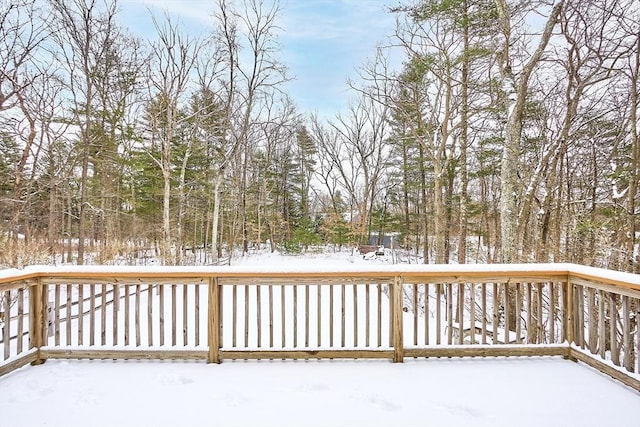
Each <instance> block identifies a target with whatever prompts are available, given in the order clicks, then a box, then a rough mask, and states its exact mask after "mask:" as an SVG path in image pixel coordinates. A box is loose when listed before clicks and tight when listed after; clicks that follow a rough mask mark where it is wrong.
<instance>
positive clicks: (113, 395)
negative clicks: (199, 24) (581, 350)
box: [0, 358, 640, 427]
mask: <svg viewBox="0 0 640 427" xmlns="http://www.w3.org/2000/svg"><path fill="white" fill-rule="evenodd" d="M0 425H3V426H14V427H18V426H45V425H46V426H320V425H321V426H358V425H360V426H401V425H402V426H409V425H414V426H417V425H419V426H430V425H433V426H538V427H539V426H616V427H621V426H634V427H637V426H640V394H638V393H637V392H635V391H633V390H632V389H630V388H627V387H625V386H624V385H622V384H620V383H618V382H616V381H613V380H611V379H609V378H608V377H606V376H604V375H603V374H600V373H599V372H597V371H595V370H593V369H591V368H589V367H587V366H585V365H583V364H578V363H572V362H569V361H565V360H563V359H561V358H510V359H504V358H485V359H482V358H478V359H429V360H426V359H416V360H407V361H405V363H402V364H393V363H391V362H388V361H367V360H358V361H284V362H283V361H248V362H245V361H234V362H232V361H227V362H223V363H222V364H220V365H207V364H205V363H203V362H169V361H142V362H138V361H95V360H94V361H61V360H49V361H47V362H46V363H45V364H44V365H41V366H35V367H29V366H27V367H24V368H22V369H20V370H18V371H15V372H12V373H10V374H8V375H6V376H4V377H1V378H0Z"/></svg>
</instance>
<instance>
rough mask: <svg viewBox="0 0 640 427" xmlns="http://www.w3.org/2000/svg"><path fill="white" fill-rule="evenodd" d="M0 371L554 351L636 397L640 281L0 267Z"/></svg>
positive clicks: (517, 270) (538, 268)
mask: <svg viewBox="0 0 640 427" xmlns="http://www.w3.org/2000/svg"><path fill="white" fill-rule="evenodd" d="M0 297H1V300H2V304H1V307H2V309H1V310H0V322H1V323H0V324H1V325H2V334H1V341H2V353H3V357H2V361H0V375H2V374H5V373H7V372H10V371H12V370H14V369H17V368H19V367H21V366H24V365H26V364H28V363H32V364H38V363H42V362H43V361H45V360H46V359H48V358H93V359H100V358H109V359H135V358H138V359H140V358H145V359H146V358H160V359H202V360H207V361H209V362H214V363H217V362H219V361H221V360H223V359H300V358H389V359H392V360H393V361H395V362H401V361H402V360H403V359H404V358H405V357H461V356H539V355H556V356H563V357H565V358H567V359H573V360H580V361H582V362H585V363H587V364H589V365H591V366H593V367H595V368H596V369H599V370H601V371H602V372H605V373H607V374H609V375H611V376H612V377H614V378H617V379H618V380H620V381H622V382H624V383H625V384H627V385H629V386H631V387H633V388H635V389H636V390H639V391H640V375H639V373H640V357H639V353H640V328H639V327H638V321H639V320H640V277H639V276H638V275H633V274H627V273H619V272H614V271H608V270H602V269H595V268H587V267H581V266H576V265H571V264H530V265H426V266H425V265H405V266H398V265H394V266H375V267H373V268H369V269H363V268H355V267H354V268H351V269H340V270H339V271H337V270H329V269H324V270H309V271H306V270H304V269H302V268H297V269H287V270H286V271H283V270H282V269H278V270H276V269H259V270H257V269H253V270H251V269H246V268H229V267H226V268H225V267H211V268H193V267H158V268H144V269H137V268H135V267H119V268H116V267H60V268H49V267H31V268H27V269H25V270H19V271H18V270H6V271H2V272H0Z"/></svg>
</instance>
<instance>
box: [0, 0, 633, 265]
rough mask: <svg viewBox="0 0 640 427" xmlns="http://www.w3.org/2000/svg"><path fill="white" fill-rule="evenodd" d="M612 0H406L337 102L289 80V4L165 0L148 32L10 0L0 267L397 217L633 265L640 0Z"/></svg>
mask: <svg viewBox="0 0 640 427" xmlns="http://www.w3.org/2000/svg"><path fill="white" fill-rule="evenodd" d="M604 3H605V2H602V1H599V0H572V1H569V0H567V1H564V2H559V3H556V4H549V3H548V2H545V1H521V0H516V1H507V0H478V1H476V0H450V1H432V0H422V1H419V2H415V3H412V4H411V5H407V6H398V7H395V8H394V9H390V10H389V11H388V13H393V14H395V15H396V17H397V27H396V32H395V34H394V35H391V36H390V38H389V40H386V41H381V46H380V48H379V49H378V50H377V51H376V52H372V55H371V56H372V59H371V60H370V61H369V62H367V63H366V64H363V65H362V67H361V68H360V69H359V73H360V77H361V78H360V79H358V81H357V82H356V83H353V84H352V89H353V93H352V101H351V104H350V105H351V106H350V108H349V109H348V110H347V111H346V112H341V113H340V114H337V115H336V116H335V117H334V118H331V119H324V118H319V117H317V116H314V115H309V114H306V112H302V111H299V110H298V109H297V107H296V106H295V103H294V102H293V100H291V98H290V96H289V95H288V94H287V93H286V87H287V86H286V82H287V80H288V79H289V77H288V75H287V72H286V64H283V63H282V62H281V61H280V59H279V44H278V33H279V31H280V26H279V25H280V22H279V20H278V19H279V15H280V13H281V9H280V7H281V5H279V4H278V3H277V2H276V1H274V2H265V1H259V0H244V1H238V2H233V1H230V0H215V1H214V0H212V1H211V10H212V17H211V25H210V29H209V31H208V32H206V33H205V34H193V32H192V31H187V29H185V28H183V27H182V26H181V25H180V24H179V23H178V22H177V21H175V20H172V19H171V18H169V17H168V16H155V17H154V19H153V23H154V28H155V33H156V34H155V37H154V38H153V39H152V40H141V39H139V38H137V37H135V36H134V35H133V34H132V32H131V31H130V29H127V28H123V27H122V25H121V24H120V23H119V13H121V12H119V5H118V3H117V1H116V0H100V1H98V0H70V1H63V0H46V1H45V0H19V1H9V0H0V5H1V9H0V39H1V41H0V61H1V62H2V64H1V65H0V67H1V69H2V70H3V71H2V72H1V73H0V132H1V135H0V146H1V147H0V220H1V223H0V227H1V228H0V240H2V253H1V255H0V264H2V265H5V266H20V265H25V264H31V263H35V262H74V263H78V264H83V263H89V262H92V263H93V262H96V263H112V262H116V261H118V262H123V261H124V262H135V261H136V259H138V258H140V257H141V256H145V255H149V254H153V255H154V256H158V257H159V258H160V259H162V260H163V262H164V263H165V264H168V265H170V264H189V263H205V264H210V263H217V262H219V260H220V259H223V258H226V257H228V256H229V254H230V253H232V252H233V251H238V252H240V253H246V252H247V251H249V250H251V248H254V247H264V246H265V245H267V246H268V247H269V248H270V249H272V250H276V249H279V250H286V251H301V250H305V249H306V248H308V247H310V246H316V245H320V244H325V245H326V244H329V245H334V246H335V247H341V246H344V245H353V244H359V243H365V242H368V241H370V239H371V237H372V236H376V235H378V236H381V235H383V234H384V233H392V232H393V233H397V234H398V236H399V238H398V245H399V246H400V247H401V248H404V249H406V250H407V251H408V252H409V253H413V254H414V255H415V256H416V257H419V259H420V261H421V262H438V263H445V262H452V261H454V262H529V261H544V262H546V261H557V262H561V261H569V262H577V263H584V264H590V265H597V266H603V267H609V268H614V269H620V270H628V271H636V272H638V271H640V262H639V259H638V234H639V232H640V230H638V212H639V210H640V207H638V203H639V199H640V196H639V191H638V180H639V175H640V171H639V164H640V141H639V130H638V125H639V119H638V111H639V95H640V89H639V87H640V86H639V75H640V56H639V55H640V54H639V51H640V5H639V4H638V3H637V2H635V1H633V0H614V1H611V2H606V4H604ZM398 57H401V58H402V64H401V65H400V66H396V65H395V64H396V62H397V58H398ZM389 58H393V60H391V59H389Z"/></svg>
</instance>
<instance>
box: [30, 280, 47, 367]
mask: <svg viewBox="0 0 640 427" xmlns="http://www.w3.org/2000/svg"><path fill="white" fill-rule="evenodd" d="M42 287H43V285H42V281H40V279H38V280H37V281H36V283H35V284H33V285H31V286H29V348H30V349H32V348H35V349H36V360H34V361H33V362H31V364H32V365H41V364H43V363H44V362H45V359H43V358H42V357H41V354H40V347H42V345H43V342H44V334H45V332H46V329H45V327H44V323H45V321H46V316H45V309H46V303H45V300H44V298H45V295H44V293H43V289H42Z"/></svg>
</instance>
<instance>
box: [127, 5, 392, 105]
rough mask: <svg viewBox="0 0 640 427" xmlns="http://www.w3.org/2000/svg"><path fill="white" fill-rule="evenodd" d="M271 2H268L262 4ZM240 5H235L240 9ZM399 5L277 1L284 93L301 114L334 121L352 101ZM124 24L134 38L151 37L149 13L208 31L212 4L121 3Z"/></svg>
mask: <svg viewBox="0 0 640 427" xmlns="http://www.w3.org/2000/svg"><path fill="white" fill-rule="evenodd" d="M266 1H270V0H266ZM240 3H241V2H240V1H238V4H240ZM397 3H398V0H280V6H281V13H280V19H279V21H278V26H279V27H280V28H281V31H280V34H279V42H280V44H281V46H282V50H281V52H280V59H281V61H282V62H283V63H284V64H286V65H287V67H288V74H289V76H290V77H293V78H294V80H293V81H291V82H289V83H288V93H289V94H290V95H291V97H292V98H293V100H294V102H295V103H296V105H297V106H298V108H299V110H300V111H302V112H307V113H312V112H317V113H318V114H319V115H320V116H321V117H322V116H324V117H332V116H333V115H334V114H336V113H337V112H339V111H343V110H344V109H346V108H347V106H348V101H349V98H350V97H352V96H353V95H352V94H350V93H349V91H348V88H349V87H348V84H347V80H348V79H349V78H351V79H352V80H357V78H358V75H357V71H356V69H357V68H358V67H361V66H362V65H363V64H364V63H365V62H366V61H367V59H370V58H372V57H374V55H375V50H376V47H377V46H378V45H388V43H389V36H390V35H391V34H393V31H394V28H395V16H394V15H393V14H392V13H389V12H388V8H389V7H390V6H392V5H394V4H397ZM120 5H121V8H122V11H123V14H122V19H123V22H124V24H125V25H126V26H127V27H128V28H130V30H131V31H132V32H134V34H137V35H140V36H142V37H150V36H151V35H152V34H153V29H152V24H151V20H150V14H149V10H152V11H154V12H155V13H160V14H161V13H162V11H163V10H165V11H166V12H168V14H169V15H171V16H172V17H175V18H179V20H180V22H181V23H182V24H183V25H184V27H185V28H189V29H191V30H193V31H194V32H196V33H197V32H199V31H202V32H205V31H207V29H208V28H210V27H209V26H210V24H211V14H212V12H213V8H214V1H213V0H121V2H120Z"/></svg>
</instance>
